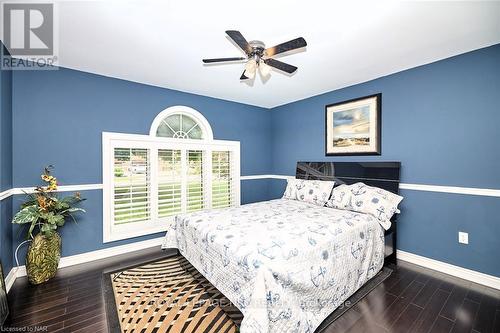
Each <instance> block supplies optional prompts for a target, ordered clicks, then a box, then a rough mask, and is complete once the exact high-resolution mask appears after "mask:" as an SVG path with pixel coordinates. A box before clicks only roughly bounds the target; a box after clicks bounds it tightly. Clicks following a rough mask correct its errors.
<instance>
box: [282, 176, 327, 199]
mask: <svg viewBox="0 0 500 333" xmlns="http://www.w3.org/2000/svg"><path fill="white" fill-rule="evenodd" d="M333 185H335V182H333V181H323V180H304V179H288V183H287V185H286V190H285V193H284V194H283V199H290V200H298V201H304V202H309V203H312V204H315V205H318V206H324V205H325V203H326V202H327V201H328V198H330V194H331V193H332V188H333Z"/></svg>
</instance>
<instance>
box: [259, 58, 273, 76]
mask: <svg viewBox="0 0 500 333" xmlns="http://www.w3.org/2000/svg"><path fill="white" fill-rule="evenodd" d="M259 72H260V75H262V76H263V77H267V76H269V75H270V74H271V66H269V65H268V64H266V63H265V62H264V61H263V60H262V61H260V62H259Z"/></svg>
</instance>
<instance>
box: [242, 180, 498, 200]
mask: <svg viewBox="0 0 500 333" xmlns="http://www.w3.org/2000/svg"><path fill="white" fill-rule="evenodd" d="M290 178H292V179H293V178H295V176H287V175H252V176H242V177H241V180H251V179H290ZM399 188H400V189H403V190H412V191H425V192H439V193H451V194H467V195H480V196H487V197H500V190H499V189H491V188H477V187H460V186H441V185H426V184H410V183H399Z"/></svg>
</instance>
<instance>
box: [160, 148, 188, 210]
mask: <svg viewBox="0 0 500 333" xmlns="http://www.w3.org/2000/svg"><path fill="white" fill-rule="evenodd" d="M181 177H182V165H181V151H180V150H172V149H158V176H157V182H158V217H160V218H161V217H166V216H172V215H176V214H179V213H180V212H181V211H182V204H181V203H182V201H181V199H182V198H181V179H182V178H181Z"/></svg>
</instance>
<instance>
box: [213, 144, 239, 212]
mask: <svg viewBox="0 0 500 333" xmlns="http://www.w3.org/2000/svg"><path fill="white" fill-rule="evenodd" d="M232 174H233V173H232V164H231V152H230V151H214V152H212V208H224V207H230V206H233V204H234V189H233V178H232Z"/></svg>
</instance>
